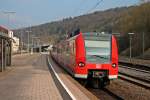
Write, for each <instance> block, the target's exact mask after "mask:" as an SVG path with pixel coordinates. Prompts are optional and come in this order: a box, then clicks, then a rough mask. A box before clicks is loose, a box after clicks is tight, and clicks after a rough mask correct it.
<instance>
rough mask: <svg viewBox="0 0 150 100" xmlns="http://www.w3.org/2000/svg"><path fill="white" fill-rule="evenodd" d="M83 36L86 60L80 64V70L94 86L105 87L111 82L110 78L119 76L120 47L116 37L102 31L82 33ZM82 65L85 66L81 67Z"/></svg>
mask: <svg viewBox="0 0 150 100" xmlns="http://www.w3.org/2000/svg"><path fill="white" fill-rule="evenodd" d="M81 37H82V38H83V41H84V50H83V51H85V61H83V64H82V63H81V64H79V65H78V67H80V72H83V74H82V75H85V76H86V77H87V79H88V80H89V81H90V82H91V84H92V85H94V87H104V86H105V85H107V84H109V81H110V79H116V78H117V76H118V50H117V49H118V48H117V44H116V40H115V37H114V36H112V35H111V34H102V33H82V35H81ZM80 39H81V38H80ZM80 44H81V43H80ZM80 47H81V46H80ZM81 48H82V47H81ZM80 53H81V52H80ZM80 65H84V67H83V68H81V67H82V66H80Z"/></svg>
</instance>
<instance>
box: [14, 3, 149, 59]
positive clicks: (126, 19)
mask: <svg viewBox="0 0 150 100" xmlns="http://www.w3.org/2000/svg"><path fill="white" fill-rule="evenodd" d="M78 27H79V28H80V29H81V31H82V32H88V31H97V32H102V31H109V32H111V31H112V32H113V33H121V34H120V37H117V40H118V44H119V52H120V54H121V55H123V56H128V55H129V35H128V34H127V33H129V32H134V33H135V34H134V36H132V38H133V41H132V43H133V44H132V45H133V48H132V49H133V56H135V57H140V56H142V42H143V40H142V36H143V33H144V36H145V38H144V43H145V48H144V49H145V51H147V50H148V49H149V48H150V42H149V38H150V3H145V4H142V5H138V6H131V7H121V8H114V9H109V10H106V11H97V12H94V13H92V14H87V15H82V16H78V17H74V18H71V17H70V18H66V19H63V20H60V21H56V22H50V23H46V24H42V25H38V26H33V27H31V29H30V28H24V29H21V30H15V35H17V36H19V37H20V35H19V34H18V33H19V32H23V37H24V41H25V42H26V41H27V33H25V31H26V30H32V34H34V36H39V37H41V38H42V40H44V41H45V42H56V40H58V38H59V39H62V38H64V36H65V34H66V33H68V32H71V31H73V30H74V29H76V28H78ZM147 52H148V51H147ZM147 52H146V53H147ZM144 55H145V54H144ZM145 57H147V55H145ZM148 58H150V57H149V56H148Z"/></svg>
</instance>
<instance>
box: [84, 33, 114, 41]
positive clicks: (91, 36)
mask: <svg viewBox="0 0 150 100" xmlns="http://www.w3.org/2000/svg"><path fill="white" fill-rule="evenodd" d="M82 34H83V36H84V39H86V40H102V41H103V40H111V36H112V34H109V33H103V32H102V33H98V32H86V33H82Z"/></svg>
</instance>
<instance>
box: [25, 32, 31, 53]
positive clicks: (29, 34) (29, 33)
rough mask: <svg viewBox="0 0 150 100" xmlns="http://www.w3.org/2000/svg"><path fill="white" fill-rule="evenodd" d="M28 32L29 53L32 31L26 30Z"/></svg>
mask: <svg viewBox="0 0 150 100" xmlns="http://www.w3.org/2000/svg"><path fill="white" fill-rule="evenodd" d="M26 32H27V33H28V53H29V51H30V49H29V48H30V33H31V32H32V31H26Z"/></svg>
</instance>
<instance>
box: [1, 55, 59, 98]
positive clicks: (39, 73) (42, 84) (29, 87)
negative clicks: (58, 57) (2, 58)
mask: <svg viewBox="0 0 150 100" xmlns="http://www.w3.org/2000/svg"><path fill="white" fill-rule="evenodd" d="M45 56H46V55H40V54H33V55H27V54H25V55H15V56H14V57H13V59H12V68H11V69H9V72H8V71H7V70H6V71H4V72H2V73H0V100H62V97H61V95H60V93H59V91H58V89H57V87H56V85H55V83H54V81H53V79H52V76H51V74H50V72H49V70H48V67H47V63H46V57H45Z"/></svg>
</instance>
